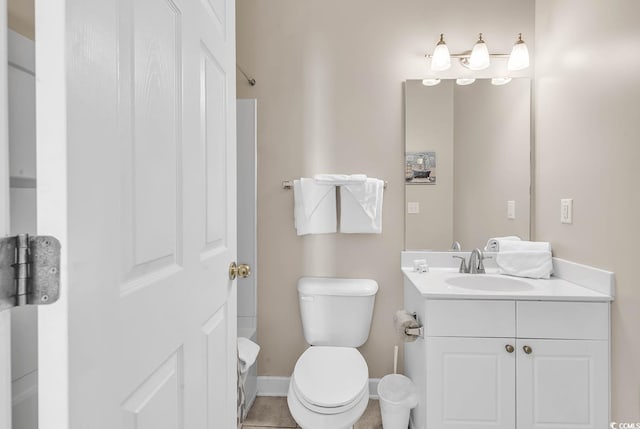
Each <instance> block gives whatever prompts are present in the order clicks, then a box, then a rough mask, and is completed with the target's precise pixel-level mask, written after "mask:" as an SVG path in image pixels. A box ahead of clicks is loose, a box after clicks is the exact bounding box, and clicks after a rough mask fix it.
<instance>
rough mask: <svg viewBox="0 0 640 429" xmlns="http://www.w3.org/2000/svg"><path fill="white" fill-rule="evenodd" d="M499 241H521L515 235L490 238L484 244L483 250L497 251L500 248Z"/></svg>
mask: <svg viewBox="0 0 640 429" xmlns="http://www.w3.org/2000/svg"><path fill="white" fill-rule="evenodd" d="M501 241H522V240H521V239H520V237H518V236H517V235H508V236H506V237H494V238H490V239H489V241H487V245H486V246H484V251H485V252H497V251H498V250H500V242H501Z"/></svg>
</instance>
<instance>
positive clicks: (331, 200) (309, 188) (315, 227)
mask: <svg viewBox="0 0 640 429" xmlns="http://www.w3.org/2000/svg"><path fill="white" fill-rule="evenodd" d="M293 199H294V211H293V214H294V218H295V227H296V230H297V232H298V235H306V234H330V233H332V232H336V230H337V221H336V187H335V186H333V185H318V184H317V183H315V181H314V180H313V179H308V178H301V179H300V180H294V181H293Z"/></svg>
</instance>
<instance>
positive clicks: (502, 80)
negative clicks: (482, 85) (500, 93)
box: [491, 77, 511, 86]
mask: <svg viewBox="0 0 640 429" xmlns="http://www.w3.org/2000/svg"><path fill="white" fill-rule="evenodd" d="M509 82H511V78H510V77H494V78H492V79H491V85H496V86H500V85H506V84H508V83H509Z"/></svg>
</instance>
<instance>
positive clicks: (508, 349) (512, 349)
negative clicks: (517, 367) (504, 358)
mask: <svg viewBox="0 0 640 429" xmlns="http://www.w3.org/2000/svg"><path fill="white" fill-rule="evenodd" d="M504 349H505V350H506V351H507V353H513V351H514V350H515V349H514V348H513V346H512V345H511V344H507V345H506V346H504Z"/></svg>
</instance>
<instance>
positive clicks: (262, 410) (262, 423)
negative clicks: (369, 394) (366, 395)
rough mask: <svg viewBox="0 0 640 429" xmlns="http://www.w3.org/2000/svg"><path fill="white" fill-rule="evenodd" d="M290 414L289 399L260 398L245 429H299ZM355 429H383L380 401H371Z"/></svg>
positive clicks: (245, 423) (254, 404) (252, 408)
mask: <svg viewBox="0 0 640 429" xmlns="http://www.w3.org/2000/svg"><path fill="white" fill-rule="evenodd" d="M299 427H300V426H298V425H296V422H295V420H293V417H291V414H290V413H289V407H288V406H287V398H282V397H274V396H258V397H257V398H256V400H255V401H254V403H253V405H252V406H251V409H250V410H249V414H248V415H247V419H246V420H245V422H244V424H243V425H242V428H243V429H274V428H277V429H285V428H299ZM354 429H382V417H381V416H380V406H379V405H378V401H377V400H374V399H370V400H369V405H368V406H367V409H366V410H365V412H364V414H363V416H362V417H361V418H360V420H358V422H357V423H356V424H355V426H354Z"/></svg>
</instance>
